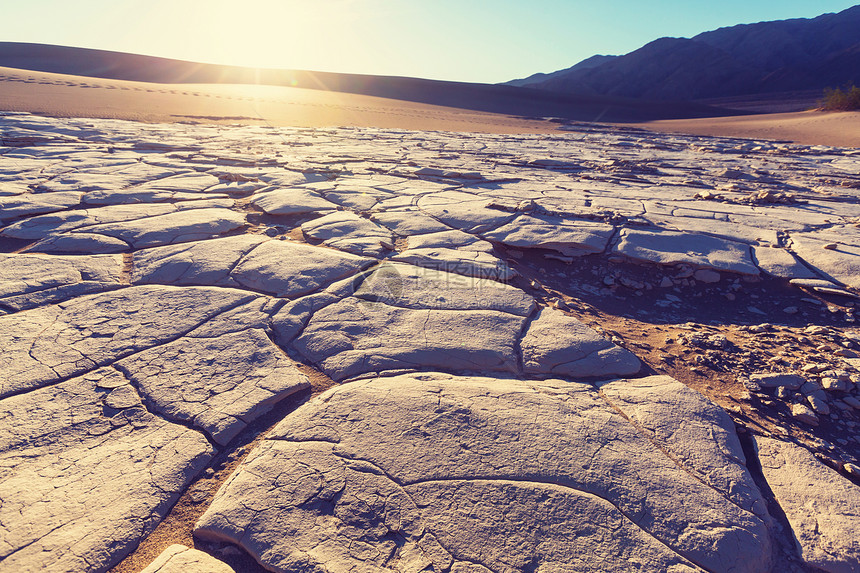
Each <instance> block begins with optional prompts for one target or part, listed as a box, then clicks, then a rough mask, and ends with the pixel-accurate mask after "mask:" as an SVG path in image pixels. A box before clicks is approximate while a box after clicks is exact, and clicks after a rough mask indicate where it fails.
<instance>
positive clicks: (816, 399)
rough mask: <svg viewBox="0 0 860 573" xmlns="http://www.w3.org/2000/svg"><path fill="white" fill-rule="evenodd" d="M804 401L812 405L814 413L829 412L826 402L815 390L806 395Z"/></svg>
mask: <svg viewBox="0 0 860 573" xmlns="http://www.w3.org/2000/svg"><path fill="white" fill-rule="evenodd" d="M806 401H807V402H809V405H810V406H812V409H813V410H815V412H816V413H818V414H821V415H823V416H826V415H827V414H829V413H830V406H828V405H827V402H826V401H825V400H824V399H823V398H822V396H821V395H820V394H818V393H817V392H816V393H814V394H810V395H809V396H807V397H806Z"/></svg>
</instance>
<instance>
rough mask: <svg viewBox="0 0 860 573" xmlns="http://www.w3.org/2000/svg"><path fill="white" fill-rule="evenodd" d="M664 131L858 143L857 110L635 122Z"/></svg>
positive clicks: (842, 144) (859, 122)
mask: <svg viewBox="0 0 860 573" xmlns="http://www.w3.org/2000/svg"><path fill="white" fill-rule="evenodd" d="M635 125H638V126H639V127H645V128H646V129H651V130H654V131H660V132H664V133H692V134H696V135H718V136H730V137H746V138H752V139H776V140H784V141H791V142H793V143H803V144H806V145H833V146H839V147H860V112H856V111H855V112H820V111H803V112H796V113H772V114H761V115H747V116H741V117H713V118H700V119H673V120H665V121H652V122H648V123H644V124H635Z"/></svg>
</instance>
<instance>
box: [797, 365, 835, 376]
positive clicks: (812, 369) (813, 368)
mask: <svg viewBox="0 0 860 573" xmlns="http://www.w3.org/2000/svg"><path fill="white" fill-rule="evenodd" d="M827 366H828V365H827V364H807V365H806V366H804V367H803V368H801V370H802V371H803V372H807V373H811V374H818V373H819V372H821V371H823V370H826V369H827Z"/></svg>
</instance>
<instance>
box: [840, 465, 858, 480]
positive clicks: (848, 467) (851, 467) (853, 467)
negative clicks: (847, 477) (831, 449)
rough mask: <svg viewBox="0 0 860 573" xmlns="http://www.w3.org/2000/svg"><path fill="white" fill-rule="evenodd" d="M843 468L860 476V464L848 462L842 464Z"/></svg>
mask: <svg viewBox="0 0 860 573" xmlns="http://www.w3.org/2000/svg"><path fill="white" fill-rule="evenodd" d="M842 469H844V470H845V471H846V472H847V473H849V474H851V475H853V476H855V477H860V466H858V465H857V464H852V463H848V462H846V463H844V464H842Z"/></svg>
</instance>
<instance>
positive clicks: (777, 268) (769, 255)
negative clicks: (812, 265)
mask: <svg viewBox="0 0 860 573" xmlns="http://www.w3.org/2000/svg"><path fill="white" fill-rule="evenodd" d="M753 258H754V260H755V264H756V266H758V268H760V269H761V270H763V271H764V272H766V273H767V274H769V275H771V276H774V277H779V278H783V279H810V278H815V276H816V275H815V273H813V272H812V271H811V270H809V268H808V267H806V266H805V265H803V264H802V263H801V262H800V261H798V260H797V257H795V256H794V255H793V254H791V253H790V252H788V251H786V250H785V249H779V248H772V247H753Z"/></svg>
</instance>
